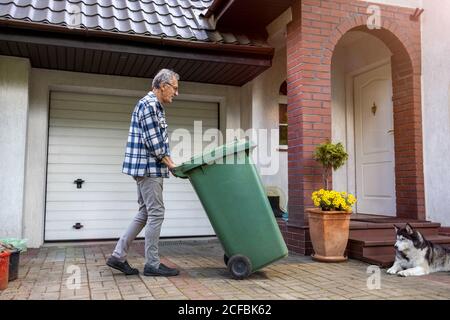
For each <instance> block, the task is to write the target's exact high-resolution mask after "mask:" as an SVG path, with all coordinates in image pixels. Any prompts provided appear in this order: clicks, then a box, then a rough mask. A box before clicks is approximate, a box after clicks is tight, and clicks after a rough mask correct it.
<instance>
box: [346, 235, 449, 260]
mask: <svg viewBox="0 0 450 320" xmlns="http://www.w3.org/2000/svg"><path fill="white" fill-rule="evenodd" d="M425 238H426V239H427V240H428V241H431V242H432V243H435V244H440V245H443V246H446V247H450V237H447V236H441V235H429V236H425ZM394 243H395V236H394V235H391V236H377V235H374V234H371V233H369V234H366V235H364V236H358V237H355V236H353V237H352V238H350V239H349V241H348V245H347V252H348V255H349V257H351V258H355V259H359V260H363V261H366V262H368V263H373V264H376V265H380V266H385V265H388V264H389V263H390V264H392V263H393V262H394V258H395V249H394ZM377 261H378V262H377Z"/></svg>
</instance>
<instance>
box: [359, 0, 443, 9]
mask: <svg viewBox="0 0 450 320" xmlns="http://www.w3.org/2000/svg"><path fill="white" fill-rule="evenodd" d="M360 1H364V2H370V3H379V4H387V5H391V6H400V7H408V8H421V7H422V4H423V2H432V1H447V0H426V1H423V0H370V1H367V0H360Z"/></svg>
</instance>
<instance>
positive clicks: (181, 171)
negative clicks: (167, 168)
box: [172, 139, 256, 178]
mask: <svg viewBox="0 0 450 320" xmlns="http://www.w3.org/2000/svg"><path fill="white" fill-rule="evenodd" d="M254 147H256V144H255V143H254V142H253V141H251V140H248V139H241V140H234V141H232V142H230V143H227V144H224V145H221V146H219V147H217V148H214V149H212V150H208V151H205V152H202V153H200V154H197V155H194V156H193V157H192V158H191V159H190V160H189V161H186V162H184V163H182V164H181V165H179V166H178V167H176V168H174V169H173V171H172V173H173V175H174V176H176V177H179V178H187V176H186V175H185V174H186V173H187V172H188V171H190V170H192V169H195V168H197V167H200V166H202V165H204V164H207V163H213V162H215V161H216V160H219V159H221V158H225V157H227V156H229V155H232V154H235V153H238V152H241V151H245V150H248V149H252V148H254Z"/></svg>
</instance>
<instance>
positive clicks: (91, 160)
mask: <svg viewBox="0 0 450 320" xmlns="http://www.w3.org/2000/svg"><path fill="white" fill-rule="evenodd" d="M122 162H123V156H96V157H91V156H89V155H82V156H80V155H61V154H49V155H48V163H49V164H53V163H60V164H63V163H65V164H92V165H96V164H97V163H102V164H111V165H116V172H117V171H122Z"/></svg>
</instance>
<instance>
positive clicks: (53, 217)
mask: <svg viewBox="0 0 450 320" xmlns="http://www.w3.org/2000/svg"><path fill="white" fill-rule="evenodd" d="M135 207H136V208H137V206H135ZM137 212H138V210H137V209H136V210H104V209H103V210H86V211H82V212H80V211H77V210H69V211H68V210H65V211H64V210H53V211H52V210H50V211H48V212H47V217H48V219H49V221H53V222H55V221H69V222H73V223H75V222H81V223H83V222H84V221H95V220H121V219H125V220H126V221H127V222H130V221H131V219H133V217H134V216H135V215H136V214H137ZM203 218H204V216H203V213H202V212H199V210H198V209H185V210H183V212H180V210H174V209H166V211H165V219H203ZM180 221H181V220H180ZM73 223H72V225H73Z"/></svg>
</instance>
